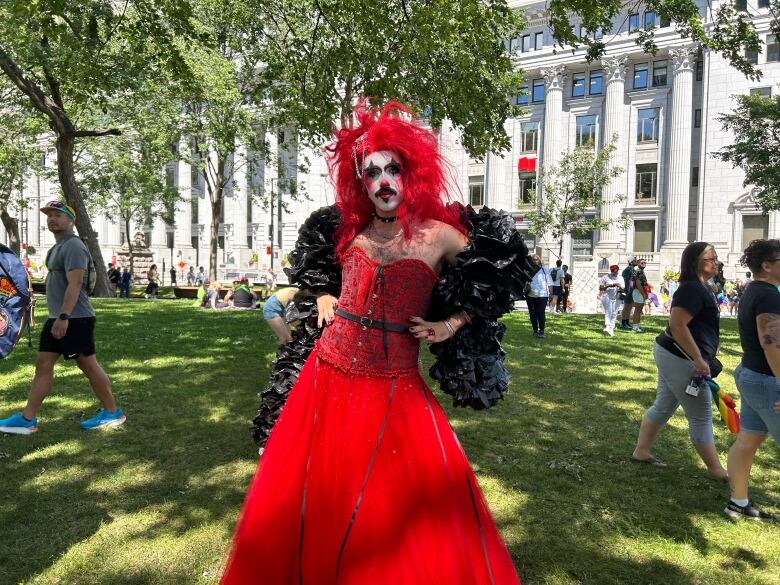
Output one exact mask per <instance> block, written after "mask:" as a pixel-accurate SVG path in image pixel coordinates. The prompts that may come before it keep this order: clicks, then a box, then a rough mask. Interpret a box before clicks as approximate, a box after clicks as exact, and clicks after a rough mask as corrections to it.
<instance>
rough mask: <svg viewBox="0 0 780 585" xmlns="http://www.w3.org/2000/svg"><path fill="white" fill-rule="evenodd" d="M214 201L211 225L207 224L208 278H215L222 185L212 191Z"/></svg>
mask: <svg viewBox="0 0 780 585" xmlns="http://www.w3.org/2000/svg"><path fill="white" fill-rule="evenodd" d="M214 193H215V199H216V202H214V203H212V204H211V225H210V226H209V280H216V279H217V243H218V242H219V212H220V210H221V209H222V187H221V186H217V188H216V189H215V191H214Z"/></svg>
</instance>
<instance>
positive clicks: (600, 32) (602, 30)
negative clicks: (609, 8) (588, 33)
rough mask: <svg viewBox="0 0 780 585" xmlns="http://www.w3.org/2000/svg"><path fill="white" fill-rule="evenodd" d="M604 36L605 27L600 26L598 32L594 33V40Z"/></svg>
mask: <svg viewBox="0 0 780 585" xmlns="http://www.w3.org/2000/svg"><path fill="white" fill-rule="evenodd" d="M603 38H604V29H603V28H601V27H599V28H597V29H596V32H594V33H593V40H595V41H600V40H601V39H603Z"/></svg>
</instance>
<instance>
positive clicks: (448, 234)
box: [420, 219, 468, 245]
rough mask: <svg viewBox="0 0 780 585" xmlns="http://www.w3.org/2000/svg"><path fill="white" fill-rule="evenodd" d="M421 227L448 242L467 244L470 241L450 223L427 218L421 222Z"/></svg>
mask: <svg viewBox="0 0 780 585" xmlns="http://www.w3.org/2000/svg"><path fill="white" fill-rule="evenodd" d="M420 228H421V229H423V230H425V231H427V232H429V233H431V234H433V235H435V236H436V238H440V239H443V240H444V241H447V242H453V243H458V244H460V243H461V242H462V243H463V244H464V245H465V243H466V242H467V241H468V238H467V237H466V236H465V235H463V233H461V232H460V231H458V230H457V229H455V228H454V227H452V226H451V225H450V224H448V223H444V222H443V221H439V220H436V219H426V220H425V221H423V222H422V223H421V224H420Z"/></svg>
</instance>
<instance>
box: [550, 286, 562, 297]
mask: <svg viewBox="0 0 780 585" xmlns="http://www.w3.org/2000/svg"><path fill="white" fill-rule="evenodd" d="M562 288H563V287H562V286H554V287H552V289H553V292H552V294H553V296H557V297H559V296H561V289H562Z"/></svg>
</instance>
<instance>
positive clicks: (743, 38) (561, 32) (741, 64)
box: [546, 0, 780, 79]
mask: <svg viewBox="0 0 780 585" xmlns="http://www.w3.org/2000/svg"><path fill="white" fill-rule="evenodd" d="M772 5H773V6H774V9H773V14H774V15H777V14H780V12H778V9H777V8H778V6H780V2H778V0H773V1H772ZM700 6H701V5H700V4H699V3H697V2H696V0H645V1H643V2H640V1H638V0H632V1H631V2H628V3H626V2H624V1H623V0H600V1H599V2H588V1H583V0H551V1H550V2H548V3H547V5H546V8H547V13H548V18H549V22H550V28H551V29H552V31H553V35H554V36H555V39H556V41H557V42H558V44H559V45H560V46H562V47H578V46H584V47H585V49H586V55H587V59H588V60H589V61H593V60H597V59H600V58H601V57H602V56H603V55H604V53H605V51H606V43H607V42H608V41H609V39H610V38H611V36H612V34H614V33H611V31H612V28H613V27H612V23H613V21H614V20H616V19H617V22H622V19H621V18H619V17H620V16H621V15H625V14H627V13H639V12H654V13H655V14H656V15H657V17H659V18H664V19H669V20H670V21H672V22H673V26H674V27H675V29H676V31H677V32H678V33H679V34H680V36H682V37H683V38H685V39H690V40H691V41H694V42H697V43H701V44H702V46H704V47H707V48H708V49H710V50H712V51H714V52H716V53H719V54H720V55H722V56H723V57H724V58H725V59H726V60H727V61H728V62H729V63H730V64H731V65H732V66H733V67H735V68H736V69H737V70H739V71H741V72H742V73H744V74H745V76H746V77H748V78H749V79H760V78H761V70H759V69H758V68H756V67H755V66H754V65H752V64H751V63H749V62H748V60H747V59H746V58H745V51H760V50H761V45H762V42H761V41H760V39H759V38H758V34H757V33H756V29H755V26H754V25H753V23H752V22H751V18H752V15H751V14H750V13H749V12H740V11H739V10H737V9H736V1H735V0H731V1H726V2H722V3H719V4H718V6H717V8H715V9H714V10H712V12H711V20H710V21H709V22H706V23H705V21H704V20H703V19H702V16H701V10H702V8H700ZM703 10H707V11H709V10H710V4H709V3H707V4H706V6H705V7H704V8H703ZM577 16H579V17H581V19H582V28H583V29H585V30H587V31H596V30H603V31H604V37H603V38H602V39H600V40H596V39H594V38H592V37H593V35H592V34H591V35H590V36H583V37H582V38H580V37H578V36H575V34H574V31H572V27H571V19H572V17H577ZM773 18H774V22H773V28H777V26H778V24H777V19H776V16H774V17H773ZM657 32H658V31H657V30H656V29H651V30H649V31H646V30H644V28H641V27H640V29H639V30H637V31H634V33H633V35H634V36H635V38H636V43H637V44H638V45H640V46H641V47H642V48H643V50H644V51H646V52H648V53H652V54H655V52H656V51H657V50H658V45H657V44H656V42H655V34H656V33H657Z"/></svg>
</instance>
